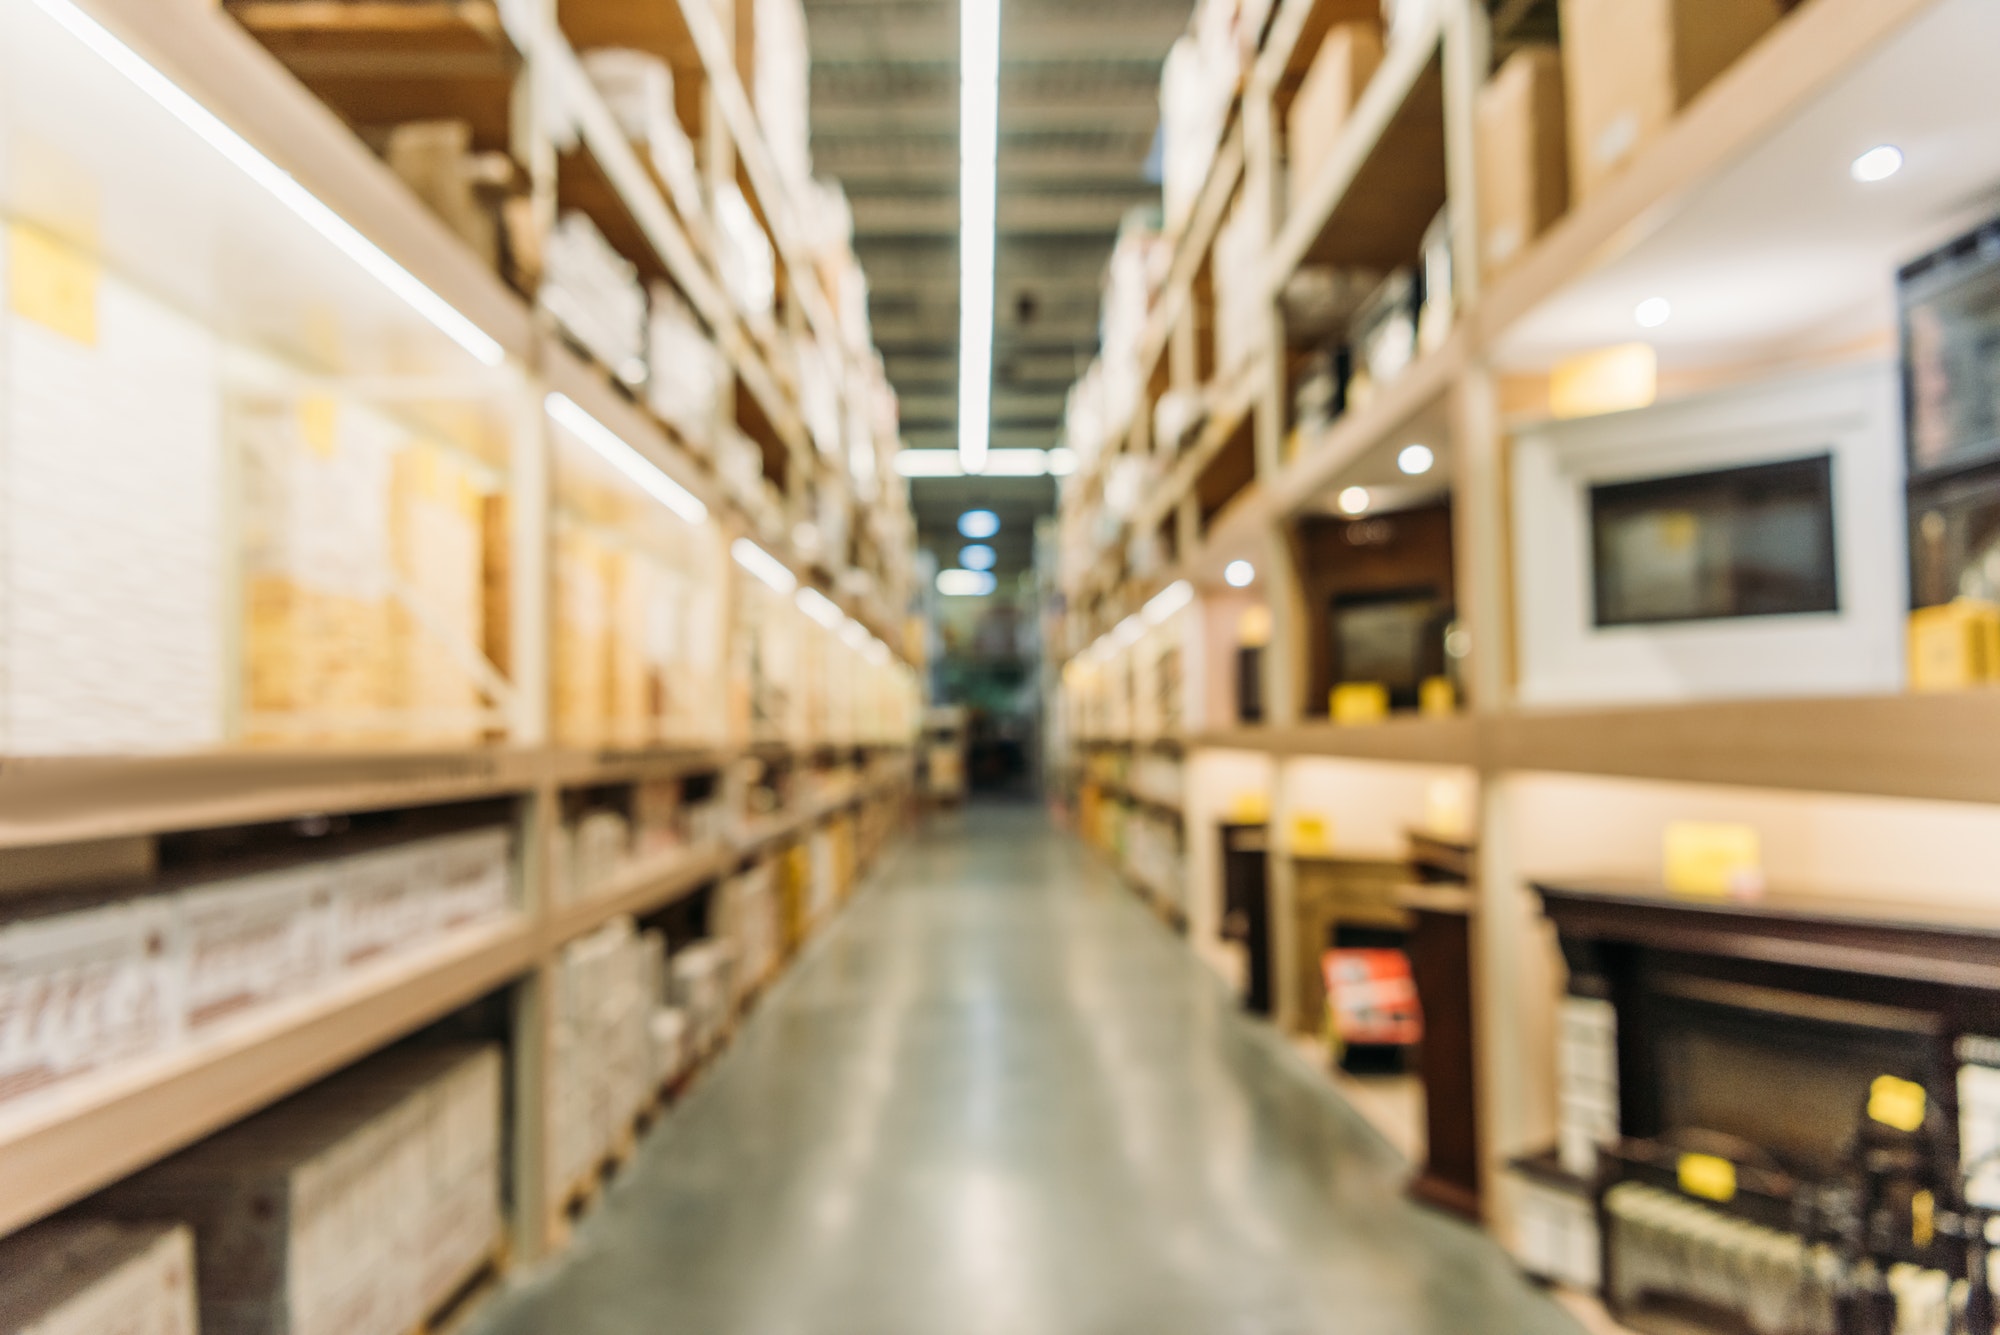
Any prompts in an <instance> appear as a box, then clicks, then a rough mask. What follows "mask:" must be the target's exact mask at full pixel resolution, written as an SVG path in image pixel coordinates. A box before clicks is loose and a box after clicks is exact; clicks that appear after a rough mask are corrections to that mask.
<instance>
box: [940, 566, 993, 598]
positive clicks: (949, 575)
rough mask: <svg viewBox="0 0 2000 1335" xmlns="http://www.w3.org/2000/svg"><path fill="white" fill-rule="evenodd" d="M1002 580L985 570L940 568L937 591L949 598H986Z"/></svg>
mask: <svg viewBox="0 0 2000 1335" xmlns="http://www.w3.org/2000/svg"><path fill="white" fill-rule="evenodd" d="M999 583H1000V581H999V580H997V579H995V578H993V575H992V573H991V572H990V571H985V570H957V569H953V570H940V571H938V577H937V591H938V592H939V593H942V594H944V595H945V596H946V597H948V598H984V597H985V596H986V595H987V594H989V593H991V592H993V590H994V589H995V588H997V587H998V586H999Z"/></svg>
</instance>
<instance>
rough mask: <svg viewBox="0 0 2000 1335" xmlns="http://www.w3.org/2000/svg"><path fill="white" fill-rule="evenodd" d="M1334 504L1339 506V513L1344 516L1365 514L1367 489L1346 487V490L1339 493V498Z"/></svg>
mask: <svg viewBox="0 0 2000 1335" xmlns="http://www.w3.org/2000/svg"><path fill="white" fill-rule="evenodd" d="M1335 503H1336V504H1338V505H1339V506H1340V512H1341V513H1342V514H1345V515H1358V514H1365V513H1367V510H1368V488H1366V487H1348V488H1347V489H1346V490H1344V491H1342V492H1341V493H1340V496H1339V498H1338V500H1337V501H1336V502H1335Z"/></svg>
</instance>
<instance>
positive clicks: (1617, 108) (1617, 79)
mask: <svg viewBox="0 0 2000 1335" xmlns="http://www.w3.org/2000/svg"><path fill="white" fill-rule="evenodd" d="M1783 12H1784V6H1783V5H1782V3H1781V0H1562V34H1563V84H1564V88H1565V90H1566V91H1567V94H1568V99H1569V103H1568V107H1569V137H1570V189H1571V190H1572V191H1573V192H1574V193H1575V196H1576V198H1577V199H1579V200H1583V199H1588V198H1589V197H1590V196H1591V195H1593V194H1595V193H1596V192H1597V191H1598V190H1599V189H1600V188H1602V186H1603V185H1604V183H1605V182H1606V181H1608V180H1610V179H1611V178H1612V177H1613V176H1615V175H1617V174H1618V172H1619V171H1621V170H1623V169H1624V167H1625V166H1626V165H1627V164H1628V163H1630V162H1631V161H1632V159H1633V158H1634V157H1636V156H1637V155H1638V152H1639V150H1640V149H1641V148H1643V147H1644V146H1645V145H1646V144H1647V143H1649V142H1651V141H1652V140H1653V139H1654V138H1655V137H1656V136H1658V135H1659V134H1660V132H1661V131H1663V130H1665V129H1666V128H1667V126H1668V125H1670V124H1671V123H1672V122H1673V119H1674V117H1675V116H1677V115H1678V114H1680V111H1681V108H1683V107H1685V106H1686V105H1687V104H1688V103H1689V102H1691V101H1693V100H1694V98H1695V95H1696V94H1698V93H1700V92H1701V90H1702V89H1703V88H1706V87H1707V86H1708V84H1709V82H1710V81H1711V80H1712V79H1714V78H1715V76H1716V75H1718V74H1720V73H1722V71H1724V70H1725V69H1727V68H1729V66H1730V64H1731V63H1733V62H1734V61H1735V60H1736V58H1737V57H1738V56H1740V55H1742V54H1743V53H1744V52H1745V51H1747V50H1749V49H1750V47H1751V46H1752V44H1754V43H1755V42H1756V40H1757V39H1758V38H1759V37H1762V36H1763V35H1764V34H1765V33H1766V32H1768V31H1769V30H1770V29H1771V27H1772V26H1773V25H1774V24H1776V23H1777V21H1778V19H1779V17H1780V16H1781V15H1782V14H1783Z"/></svg>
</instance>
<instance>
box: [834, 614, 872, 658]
mask: <svg viewBox="0 0 2000 1335" xmlns="http://www.w3.org/2000/svg"><path fill="white" fill-rule="evenodd" d="M840 638H841V639H843V640H846V641H847V646H848V648H850V649H859V650H860V651H862V652H863V653H866V652H867V651H868V646H869V645H871V644H873V643H874V642H875V636H874V634H873V633H871V632H870V631H869V629H868V627H866V626H864V625H862V624H861V623H860V622H859V621H856V620H855V619H854V618H853V617H848V618H847V619H846V624H844V625H843V626H841V628H840Z"/></svg>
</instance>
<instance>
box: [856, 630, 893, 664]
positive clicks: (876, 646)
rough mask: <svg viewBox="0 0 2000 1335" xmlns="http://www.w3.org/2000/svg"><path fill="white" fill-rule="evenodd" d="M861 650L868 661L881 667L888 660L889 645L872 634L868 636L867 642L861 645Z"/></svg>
mask: <svg viewBox="0 0 2000 1335" xmlns="http://www.w3.org/2000/svg"><path fill="white" fill-rule="evenodd" d="M861 652H862V654H863V656H865V657H866V658H867V659H868V661H869V662H871V663H873V664H875V666H877V667H881V666H883V665H884V664H886V663H887V662H888V661H889V646H888V645H886V644H884V643H882V641H880V640H878V639H876V638H875V637H874V636H873V635H870V636H869V637H868V643H867V644H866V645H864V646H862V649H861Z"/></svg>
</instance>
